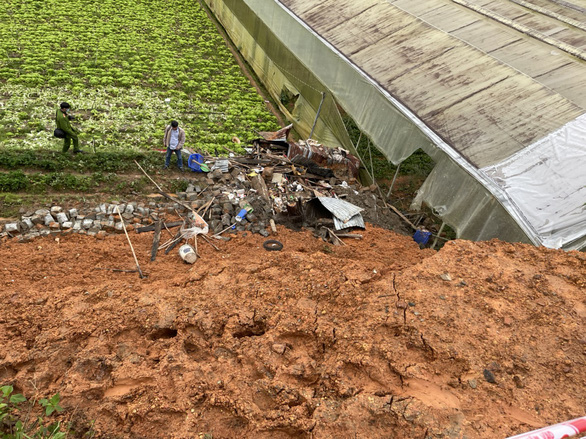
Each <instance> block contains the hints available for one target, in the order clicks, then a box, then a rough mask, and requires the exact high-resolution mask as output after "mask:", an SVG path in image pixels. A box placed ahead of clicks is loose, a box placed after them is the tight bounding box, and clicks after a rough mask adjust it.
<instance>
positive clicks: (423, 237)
mask: <svg viewBox="0 0 586 439" xmlns="http://www.w3.org/2000/svg"><path fill="white" fill-rule="evenodd" d="M429 238H431V232H428V231H427V230H417V231H416V232H415V234H414V235H413V240H414V241H415V242H416V243H417V244H420V245H426V244H427V241H429Z"/></svg>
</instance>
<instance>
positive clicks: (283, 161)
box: [0, 127, 409, 244]
mask: <svg viewBox="0 0 586 439" xmlns="http://www.w3.org/2000/svg"><path fill="white" fill-rule="evenodd" d="M289 129H290V127H285V128H284V129H283V130H281V131H279V132H277V133H261V134H263V135H264V136H265V137H266V138H265V137H263V138H261V139H258V140H256V141H255V142H254V143H253V147H252V148H247V150H248V152H249V153H248V154H247V155H245V156H236V155H235V154H230V157H228V158H225V157H224V158H218V157H207V158H206V157H205V156H203V155H202V154H191V156H190V159H189V160H188V163H189V169H190V170H192V171H193V172H189V173H188V174H186V176H185V179H186V180H187V182H188V185H187V188H186V190H185V191H182V192H178V193H176V194H173V195H169V194H166V193H165V192H164V191H163V190H162V189H161V188H160V186H159V185H158V184H157V183H156V182H155V181H154V180H153V179H152V178H151V177H150V176H149V175H148V174H147V173H146V171H144V169H142V167H141V166H140V165H138V163H137V165H138V166H139V168H140V169H141V171H143V172H144V173H145V175H146V176H147V177H148V178H149V179H151V181H152V182H153V184H154V185H155V186H156V188H157V189H158V192H157V193H154V194H151V195H149V196H148V200H147V201H146V202H137V201H128V202H121V203H103V204H100V205H99V206H95V207H94V206H92V207H89V208H87V207H79V206H77V207H76V208H65V207H62V206H51V207H49V208H46V209H39V210H36V211H29V212H22V215H21V218H20V220H19V221H14V222H10V223H7V224H5V225H4V227H3V229H2V230H0V238H1V237H3V236H7V237H17V238H18V239H19V240H22V241H28V240H30V239H33V238H35V237H38V236H47V235H49V234H60V233H79V234H87V235H90V236H96V237H97V238H103V237H104V236H106V235H107V234H110V233H123V223H126V226H127V230H128V231H131V230H134V229H137V230H138V231H140V230H141V227H145V226H152V225H153V224H154V223H155V222H156V221H158V220H160V219H163V220H164V219H165V218H167V217H174V219H175V220H176V219H177V217H180V218H181V219H182V220H187V218H188V217H187V214H191V215H193V214H197V215H201V218H202V219H203V220H204V221H205V222H206V226H209V232H211V233H212V234H213V235H215V237H220V236H221V235H223V234H226V232H228V233H229V232H232V231H235V232H251V233H258V234H260V235H263V236H269V234H270V233H269V230H270V224H271V221H273V222H274V223H277V224H284V225H286V226H288V227H290V228H293V229H296V230H299V229H301V228H308V229H310V230H313V231H315V232H316V235H319V236H321V237H322V238H324V239H326V238H327V237H328V236H329V235H331V234H328V233H324V231H323V230H322V231H321V232H320V229H322V228H328V229H332V230H333V229H335V230H337V231H339V230H344V229H351V228H362V229H364V227H365V225H364V219H366V220H367V221H369V222H371V223H373V224H378V225H380V226H382V227H386V228H388V229H393V230H396V231H398V232H400V233H409V230H408V229H405V228H404V227H403V226H402V225H401V224H400V221H398V220H397V218H396V217H395V218H394V221H392V222H391V224H389V223H388V222H389V218H388V217H389V216H394V215H393V214H392V213H389V210H386V211H385V209H387V208H388V206H387V205H386V203H385V201H384V200H382V199H381V198H380V196H379V195H378V194H377V193H376V192H375V188H374V187H362V186H361V185H360V183H359V182H358V180H357V176H358V168H359V161H358V159H357V158H356V157H354V156H352V155H350V154H349V153H348V152H346V151H343V150H340V149H328V148H324V147H323V146H321V145H319V144H317V143H316V142H314V141H311V140H310V141H308V142H300V143H288V142H286V140H284V138H283V137H282V136H285V137H286V133H288V130H289ZM192 158H193V160H191V159H192ZM205 171H208V172H205ZM317 200H320V201H317ZM118 210H119V212H120V213H118ZM363 213H364V215H365V218H363V217H362V214H363ZM385 221H386V222H387V224H385ZM205 233H207V230H206V232H205ZM332 233H333V232H332ZM223 239H228V238H223ZM331 241H332V242H333V243H334V244H335V243H337V242H338V239H337V238H335V237H333V236H332V237H331Z"/></svg>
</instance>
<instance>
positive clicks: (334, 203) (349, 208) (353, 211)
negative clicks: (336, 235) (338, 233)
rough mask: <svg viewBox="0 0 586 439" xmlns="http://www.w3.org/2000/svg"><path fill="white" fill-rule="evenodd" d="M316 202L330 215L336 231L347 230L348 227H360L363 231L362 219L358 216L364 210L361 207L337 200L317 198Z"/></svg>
mask: <svg viewBox="0 0 586 439" xmlns="http://www.w3.org/2000/svg"><path fill="white" fill-rule="evenodd" d="M318 200H319V202H320V203H321V204H322V205H323V206H324V207H325V208H326V209H328V210H329V211H330V212H331V213H332V215H333V218H334V226H335V228H336V230H341V229H347V228H350V227H360V228H362V229H364V219H363V218H362V215H361V214H360V212H362V211H363V210H364V209H362V208H361V207H358V206H355V205H354V204H352V203H348V202H347V201H344V200H340V199H338V198H331V197H319V198H318Z"/></svg>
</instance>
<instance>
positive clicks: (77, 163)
mask: <svg viewBox="0 0 586 439" xmlns="http://www.w3.org/2000/svg"><path fill="white" fill-rule="evenodd" d="M135 160H136V161H138V162H139V163H140V164H141V166H143V167H144V168H146V169H151V168H157V167H161V165H162V163H163V155H162V154H161V153H159V152H142V153H141V152H133V151H112V152H107V151H106V152H97V153H95V154H83V155H75V156H72V155H70V154H63V153H61V152H59V151H57V150H56V151H46V150H43V151H33V150H27V149H0V168H1V169H6V170H16V169H23V168H26V169H30V170H41V171H50V172H60V171H65V170H69V171H77V172H125V171H136V172H140V171H139V169H138V167H137V166H136V164H135V163H134V161H135Z"/></svg>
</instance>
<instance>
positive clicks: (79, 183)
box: [0, 171, 116, 193]
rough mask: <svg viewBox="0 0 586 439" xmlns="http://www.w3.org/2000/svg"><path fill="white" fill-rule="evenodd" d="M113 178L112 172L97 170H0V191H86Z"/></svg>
mask: <svg viewBox="0 0 586 439" xmlns="http://www.w3.org/2000/svg"><path fill="white" fill-rule="evenodd" d="M115 178H116V176H115V175H114V174H102V173H99V172H95V173H93V174H90V175H74V174H70V173H65V172H49V173H47V174H25V173H24V172H22V171H11V172H6V173H4V172H0V193H1V192H31V193H42V192H45V191H46V190H47V189H53V190H60V191H77V192H87V191H90V190H91V189H94V188H96V187H98V186H99V185H100V184H101V183H103V182H105V181H108V180H109V179H115Z"/></svg>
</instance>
